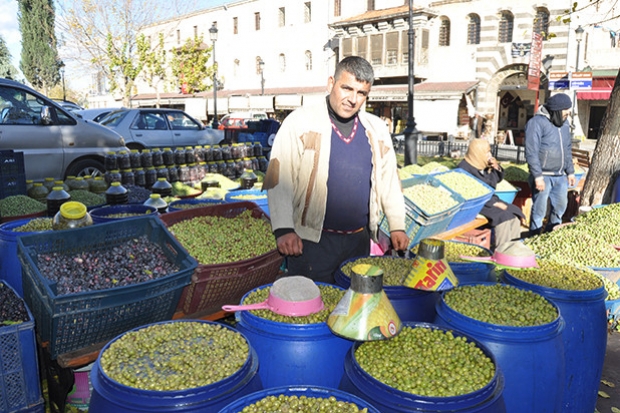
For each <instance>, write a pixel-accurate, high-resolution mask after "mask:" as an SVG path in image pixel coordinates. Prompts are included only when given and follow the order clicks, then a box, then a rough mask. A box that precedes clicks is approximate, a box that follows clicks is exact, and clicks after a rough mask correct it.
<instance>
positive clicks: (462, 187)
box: [435, 168, 494, 229]
mask: <svg viewBox="0 0 620 413" xmlns="http://www.w3.org/2000/svg"><path fill="white" fill-rule="evenodd" d="M435 178H437V179H439V180H440V181H441V182H442V183H443V184H444V185H447V186H448V187H449V188H450V189H451V190H453V191H454V192H456V193H458V194H459V195H460V196H462V197H463V200H464V201H463V204H462V205H461V208H460V209H459V210H458V211H457V213H456V214H454V217H453V218H452V221H450V224H449V225H448V229H452V228H456V227H458V226H461V225H463V224H466V223H468V222H470V221H473V220H474V219H475V218H476V215H478V213H480V211H481V210H482V207H484V204H486V203H487V201H488V200H489V199H491V197H492V196H493V193H494V190H493V188H491V187H490V186H489V185H487V184H485V183H484V182H482V181H480V180H478V179H476V178H475V177H474V176H472V175H471V174H470V173H469V172H467V171H465V170H463V169H460V168H456V169H453V170H451V171H448V172H441V173H438V174H436V175H435Z"/></svg>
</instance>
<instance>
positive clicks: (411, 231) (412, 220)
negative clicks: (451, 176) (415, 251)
mask: <svg viewBox="0 0 620 413" xmlns="http://www.w3.org/2000/svg"><path fill="white" fill-rule="evenodd" d="M420 184H428V185H432V186H434V187H437V188H440V189H441V190H442V191H446V192H447V193H448V194H449V197H450V198H451V199H452V200H453V201H454V205H453V206H451V207H450V208H447V209H444V210H443V211H441V212H437V213H429V212H428V208H426V209H423V208H420V207H418V206H416V204H414V203H413V202H412V201H411V200H410V199H408V198H407V197H405V212H406V215H405V232H406V233H407V236H408V237H409V239H410V243H409V249H410V248H413V247H414V246H416V245H417V244H418V243H419V242H420V241H421V240H422V239H424V238H428V237H431V236H433V235H436V234H439V233H441V232H443V231H445V230H446V229H448V225H450V222H451V221H452V218H454V216H455V215H456V214H457V212H458V211H459V210H460V208H461V206H462V205H463V202H464V199H463V197H461V196H460V195H459V194H457V193H456V192H454V191H452V190H451V189H449V188H447V187H446V186H445V185H444V184H442V183H441V181H439V180H438V179H437V178H434V177H432V176H430V175H426V176H421V177H417V178H412V179H411V180H409V181H408V183H407V187H410V186H413V185H420ZM403 187H405V185H404V184H403ZM433 202H434V200H428V204H429V205H431V204H432V203H433ZM378 239H379V245H380V246H381V248H382V249H383V251H388V250H389V249H390V245H391V244H390V228H389V225H388V220H387V218H386V217H385V215H383V214H382V216H381V219H380V221H379V232H378Z"/></svg>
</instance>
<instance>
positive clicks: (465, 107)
mask: <svg viewBox="0 0 620 413" xmlns="http://www.w3.org/2000/svg"><path fill="white" fill-rule="evenodd" d="M403 3H404V4H403ZM567 6H568V5H567V4H566V2H565V1H559V0H550V1H546V2H544V3H543V2H538V1H532V0H526V1H523V2H514V1H513V0H497V1H494V2H488V1H484V0H442V1H430V2H420V1H416V2H415V5H414V7H413V34H414V50H413V61H414V69H413V73H412V76H413V78H414V80H415V86H414V88H413V97H414V105H413V106H414V118H415V121H416V123H417V127H418V129H419V130H420V131H421V132H423V133H424V134H426V135H428V136H431V135H437V136H443V137H448V136H453V137H455V138H467V137H470V136H486V137H487V138H489V139H490V140H495V139H500V140H501V139H504V137H506V136H507V137H508V139H512V142H515V143H517V144H519V143H521V142H522V137H523V129H524V126H525V123H526V122H527V120H528V119H529V118H531V117H532V116H533V115H534V113H535V111H536V110H537V107H538V106H539V105H540V104H542V103H544V101H545V100H546V98H547V97H548V96H549V95H550V94H551V93H553V92H554V91H553V90H550V89H549V85H550V83H549V79H550V76H553V75H554V74H557V73H559V72H582V71H583V72H591V73H592V74H593V82H592V83H593V89H592V90H587V91H586V90H580V91H574V90H565V91H566V92H567V93H569V94H570V95H571V96H574V97H575V98H576V99H575V101H576V104H575V109H574V111H575V114H576V116H575V120H574V122H573V123H574V134H575V136H576V137H584V138H591V139H593V138H596V134H597V132H598V128H599V126H600V121H601V119H602V116H603V114H604V111H605V108H606V106H607V103H608V100H609V94H610V92H611V88H612V86H613V82H614V80H615V75H616V73H617V69H618V67H619V66H620V47H618V46H620V42H616V31H615V30H614V29H613V28H614V23H613V22H614V21H615V18H616V15H615V13H616V11H615V9H614V7H613V5H612V2H611V1H607V0H605V1H602V2H596V4H594V5H592V4H590V5H585V4H584V5H583V6H584V7H581V6H580V7H581V8H580V10H579V11H578V12H577V11H575V12H572V13H570V12H569V11H567V10H566V8H567ZM601 22H606V23H601ZM211 27H216V28H217V40H216V41H215V42H212V41H211V40H210V36H209V29H210V28H211ZM578 27H579V28H580V29H583V30H582V31H583V33H582V34H581V36H579V35H578V34H577V33H576V29H577V28H578ZM143 32H144V34H145V35H147V36H150V37H151V38H153V39H155V38H156V37H157V36H158V34H159V33H163V34H164V38H165V48H166V49H167V50H174V48H176V47H179V46H180V45H181V44H183V43H184V42H185V40H186V39H187V38H191V37H196V36H202V37H203V41H204V43H205V44H206V46H207V47H213V46H214V48H215V53H214V55H215V56H214V57H215V60H214V61H216V62H217V67H218V75H217V78H218V80H219V84H220V89H219V90H218V91H217V102H216V105H214V98H213V90H212V89H210V90H207V91H205V92H201V93H197V94H194V95H188V94H183V93H182V92H181V88H180V87H176V90H172V89H175V88H174V87H172V88H171V87H169V86H168V87H164V85H160V90H159V103H160V104H161V105H163V106H172V107H179V108H183V109H185V110H186V111H188V112H189V113H191V114H193V115H194V116H195V117H197V118H200V119H201V120H203V121H205V122H206V121H208V118H211V117H212V116H213V114H214V106H216V107H217V115H218V117H221V116H222V115H224V114H226V113H230V112H234V111H242V110H243V111H245V110H253V111H257V110H260V111H266V112H268V113H272V114H274V115H275V116H277V117H278V118H280V119H282V118H283V117H285V116H286V115H287V114H288V113H289V112H290V111H291V110H293V109H295V108H297V107H299V106H301V105H305V104H311V103H313V102H316V100H317V99H322V98H324V96H325V94H326V85H327V78H328V77H329V76H330V75H332V74H333V70H334V68H335V65H336V63H337V62H338V61H339V60H340V59H342V58H343V57H345V56H349V55H359V56H363V57H365V58H366V59H367V60H369V61H370V62H371V63H372V65H373V67H374V69H375V75H376V80H375V85H374V86H373V88H372V91H371V94H370V96H369V99H368V104H367V110H369V111H372V112H374V113H375V114H377V115H380V116H384V117H385V118H386V121H387V122H389V123H391V124H392V128H393V132H395V133H399V132H401V131H402V129H403V128H404V124H405V122H406V119H407V117H408V105H407V96H408V79H409V48H408V45H409V36H410V34H409V2H408V1H407V0H383V1H381V0H364V1H360V0H327V1H316V0H314V1H310V0H288V1H281V2H274V1H273V0H243V1H238V2H231V3H227V4H225V5H223V6H219V7H215V8H212V9H208V10H201V11H196V12H194V13H192V14H189V15H184V16H180V17H178V18H175V19H171V20H168V21H163V22H158V23H157V24H154V25H151V26H149V27H145V28H144V30H143ZM537 36H540V39H541V43H540V46H541V47H540V48H539V49H536V38H537ZM533 39H534V42H533ZM533 45H534V46H533ZM532 50H534V51H536V50H538V52H539V53H540V55H539V59H538V63H539V72H538V76H537V78H538V88H536V87H535V86H534V87H532V86H531V85H532V84H531V83H530V87H529V88H528V75H529V77H530V82H531V81H532V76H531V73H530V71H529V69H530V58H531V56H532V54H533V53H532ZM534 54H536V53H534ZM212 62H213V60H212V61H211V62H210V63H209V64H211V63H212ZM261 62H263V63H262V64H261ZM552 84H553V82H552ZM156 100H157V95H156V93H155V90H153V88H150V87H148V85H147V84H146V83H144V82H140V81H139V79H138V82H137V93H136V95H135V96H134V98H133V99H132V105H133V106H138V105H139V106H155V104H156Z"/></svg>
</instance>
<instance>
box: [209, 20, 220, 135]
mask: <svg viewBox="0 0 620 413" xmlns="http://www.w3.org/2000/svg"><path fill="white" fill-rule="evenodd" d="M209 37H210V38H211V41H212V42H213V123H212V124H211V127H212V128H213V129H217V127H218V126H219V122H218V121H217V62H216V61H215V42H216V41H217V27H215V23H213V25H212V26H211V28H210V29H209Z"/></svg>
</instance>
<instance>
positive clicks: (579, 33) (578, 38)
mask: <svg viewBox="0 0 620 413" xmlns="http://www.w3.org/2000/svg"><path fill="white" fill-rule="evenodd" d="M583 32H584V30H583V27H581V25H579V26H578V27H577V28H576V29H575V40H576V41H577V57H576V59H575V72H579V46H581V40H582V39H583ZM576 112H577V90H576V89H573V114H572V116H571V127H570V128H571V134H572V135H573V137H574V135H575V116H576Z"/></svg>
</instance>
